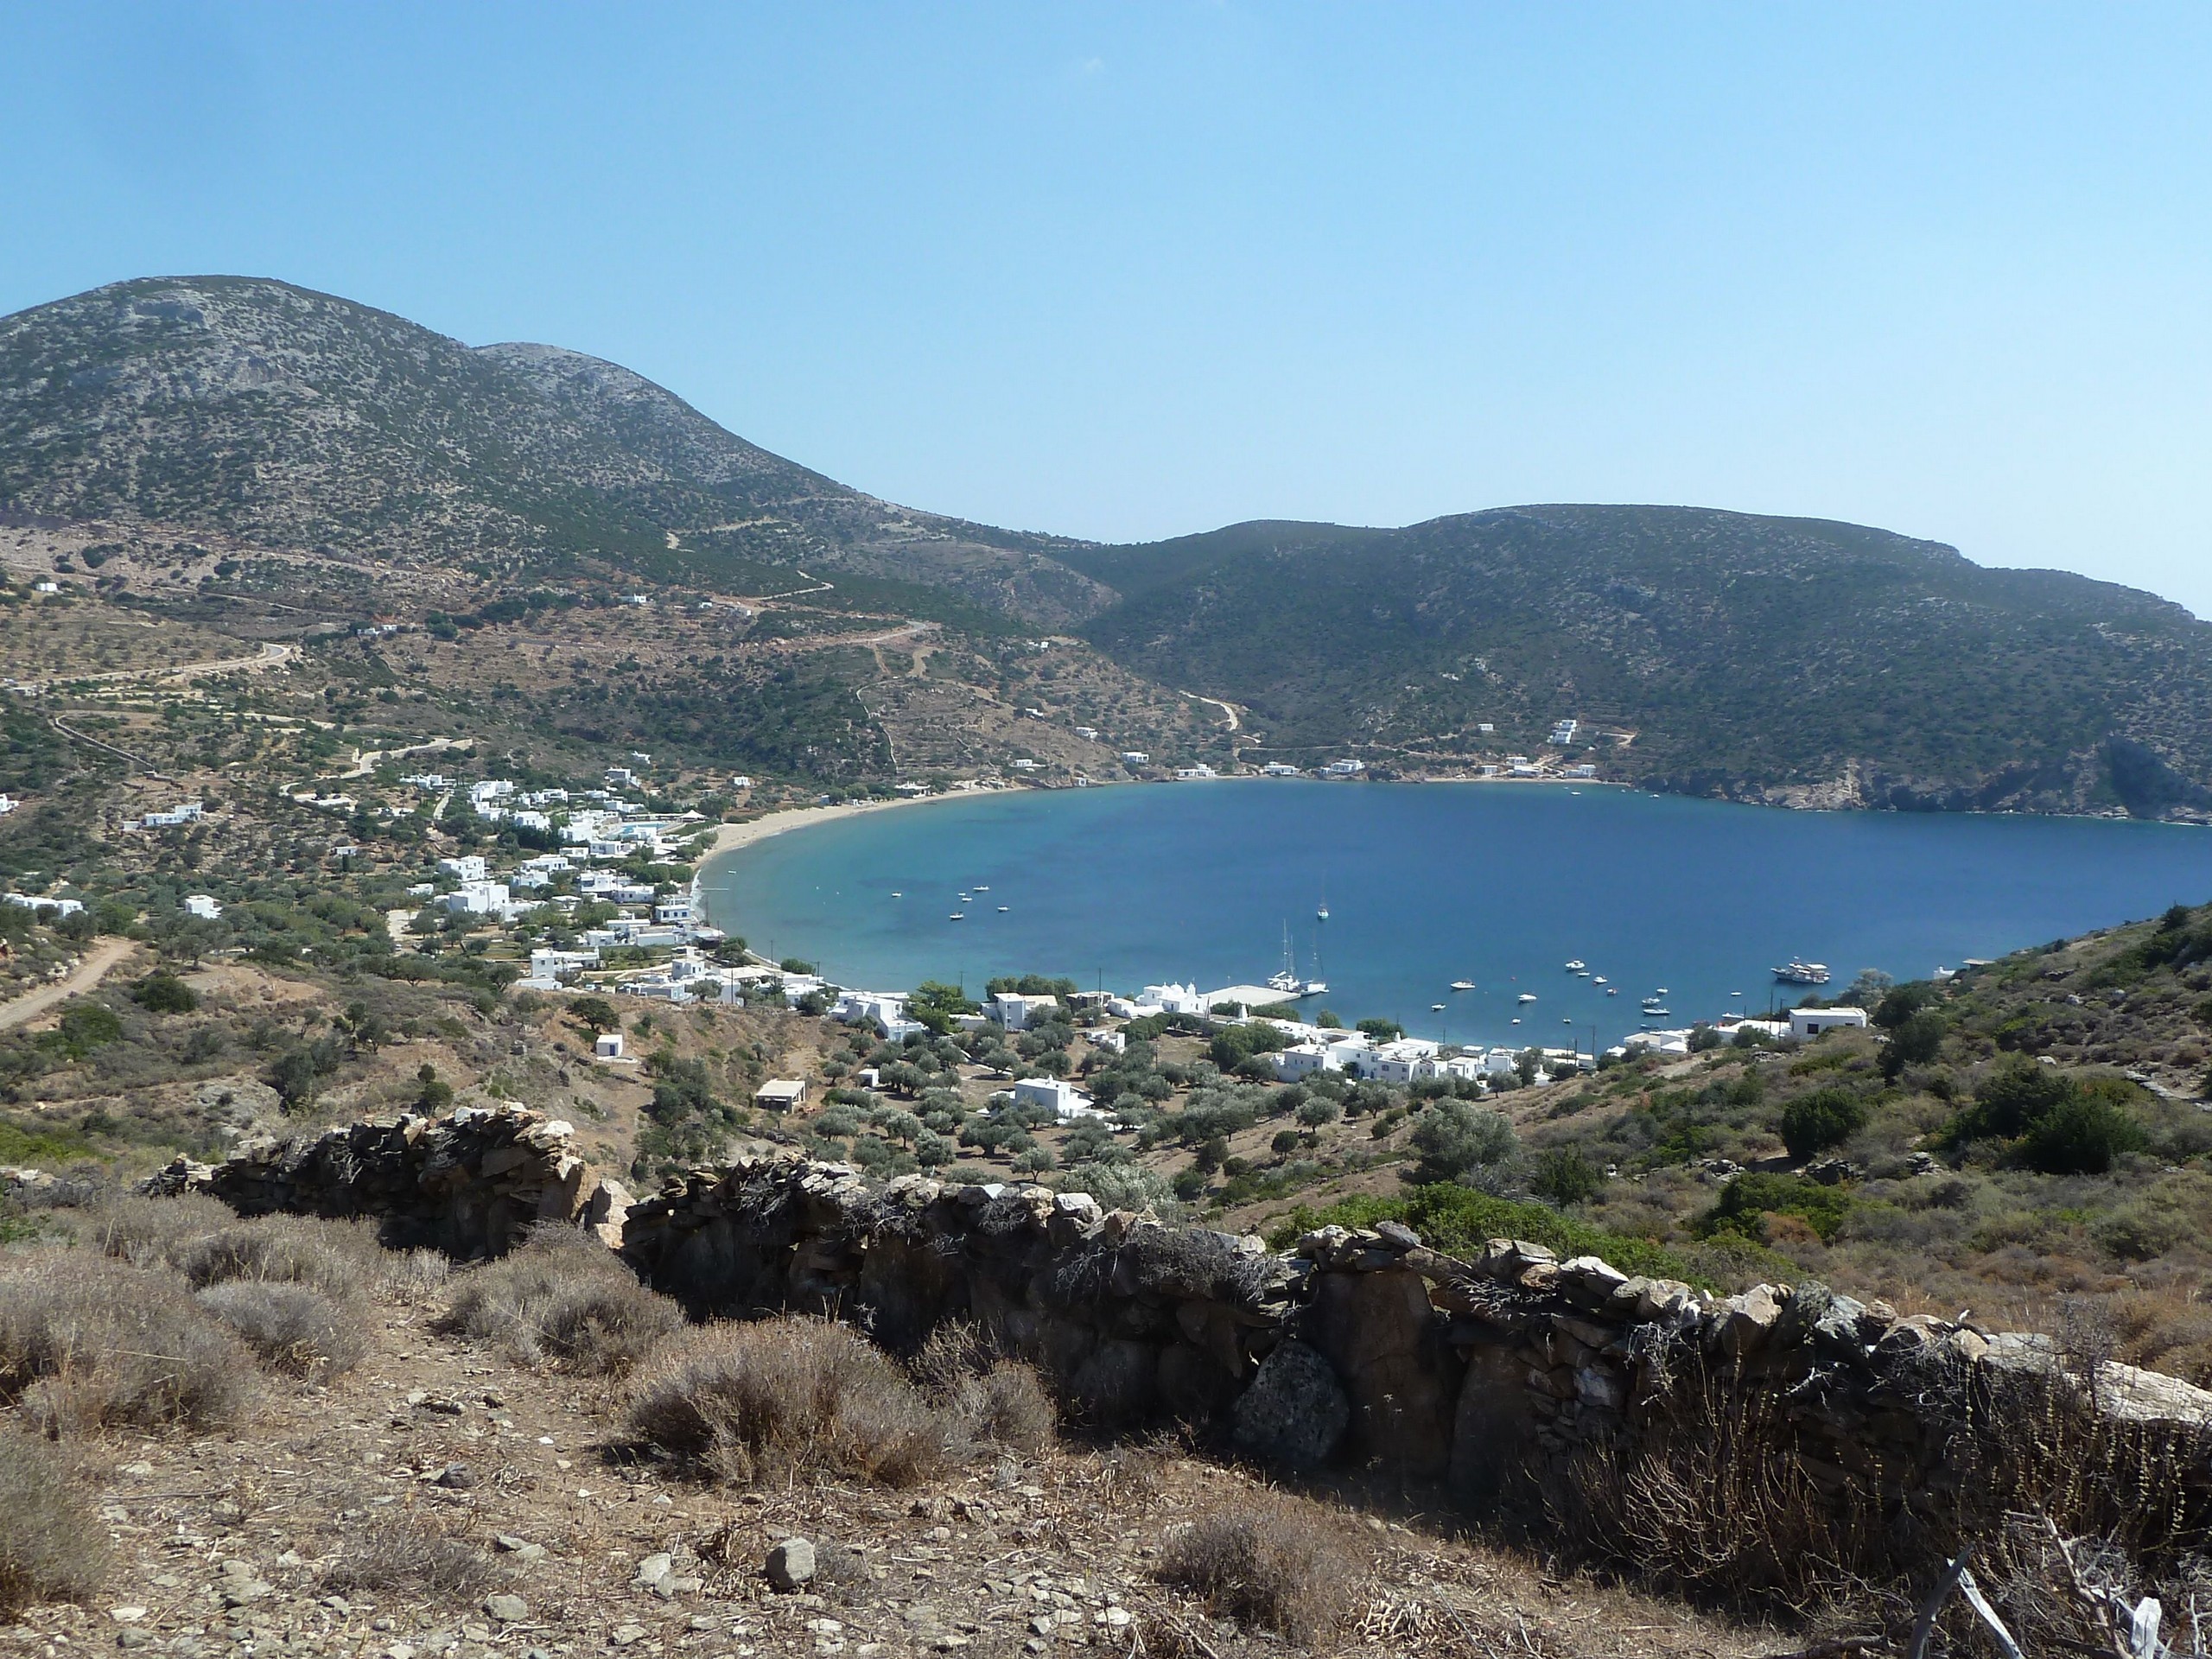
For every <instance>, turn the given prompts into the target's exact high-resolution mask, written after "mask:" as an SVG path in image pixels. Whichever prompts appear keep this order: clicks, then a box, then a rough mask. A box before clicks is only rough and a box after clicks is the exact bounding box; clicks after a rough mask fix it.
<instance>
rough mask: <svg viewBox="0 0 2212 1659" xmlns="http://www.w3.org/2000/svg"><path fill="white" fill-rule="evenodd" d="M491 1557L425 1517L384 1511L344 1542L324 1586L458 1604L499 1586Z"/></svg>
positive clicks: (325, 1576)
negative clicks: (393, 1593)
mask: <svg viewBox="0 0 2212 1659" xmlns="http://www.w3.org/2000/svg"><path fill="white" fill-rule="evenodd" d="M499 1576H500V1575H499V1570H498V1569H497V1568H496V1567H494V1566H493V1563H492V1560H491V1558H490V1557H489V1556H487V1555H486V1554H485V1553H484V1552H483V1551H482V1550H481V1549H480V1548H477V1547H476V1546H475V1545H474V1544H473V1543H470V1542H469V1541H467V1539H466V1538H465V1537H459V1536H456V1535H454V1533H453V1532H452V1531H450V1530H448V1529H447V1528H445V1527H442V1526H440V1525H439V1524H437V1523H436V1522H435V1521H433V1520H431V1519H429V1517H427V1516H419V1515H412V1514H391V1513H385V1514H383V1515H379V1516H377V1517H376V1518H375V1519H374V1520H372V1521H370V1522H366V1523H365V1525H363V1526H362V1527H361V1528H359V1529H358V1530H357V1531H355V1532H353V1533H352V1534H351V1535H349V1536H348V1537H347V1538H346V1544H345V1548H343V1549H342V1550H340V1553H339V1556H338V1559H337V1560H335V1561H334V1562H332V1563H331V1565H330V1569H329V1571H327V1573H324V1574H323V1580H322V1581H323V1585H324V1586H325V1587H326V1588H327V1589H331V1590H354V1591H361V1590H367V1591H393V1592H398V1593H400V1594H403V1595H411V1596H421V1597H423V1598H425V1599H429V1600H434V1601H443V1602H460V1601H467V1600H470V1599H474V1598H475V1597H477V1596H480V1595H482V1594H483V1593H484V1592H486V1591H487V1590H489V1589H491V1588H492V1587H493V1586H494V1585H496V1584H497V1583H499Z"/></svg>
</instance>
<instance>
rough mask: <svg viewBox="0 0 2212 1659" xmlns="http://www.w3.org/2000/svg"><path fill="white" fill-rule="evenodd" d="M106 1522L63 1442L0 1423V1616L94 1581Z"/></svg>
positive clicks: (76, 1595) (64, 1597) (72, 1595)
mask: <svg viewBox="0 0 2212 1659" xmlns="http://www.w3.org/2000/svg"><path fill="white" fill-rule="evenodd" d="M106 1567H107V1529H106V1528H105V1527H103V1526H102V1525H101V1524H100V1522H99V1516H97V1515H95V1514H94V1513H93V1512H92V1500H91V1497H90V1496H89V1494H88V1492H87V1491H86V1483H85V1481H83V1480H82V1479H81V1478H79V1476H78V1472H77V1471H76V1469H75V1467H74V1466H73V1459H71V1457H70V1456H69V1454H68V1453H67V1452H65V1451H64V1450H63V1449H62V1448H61V1447H60V1446H54V1445H52V1444H51V1443H49V1442H48V1441H45V1440H37V1439H35V1438H34V1437H32V1436H31V1435H29V1434H24V1433H16V1431H14V1430H12V1429H9V1428H5V1427H0V1619H13V1618H15V1617H16V1615H17V1614H19V1613H21V1612H22V1611H23V1609H25V1608H26V1607H29V1606H30V1605H33V1604H34V1603H36V1602H41V1601H79V1600H82V1599H84V1598H85V1597H86V1596H88V1595H90V1594H91V1593H92V1592H93V1591H94V1590H96V1589H98V1588H99V1583H100V1580H101V1578H102V1577H103V1576H104V1574H105V1570H106Z"/></svg>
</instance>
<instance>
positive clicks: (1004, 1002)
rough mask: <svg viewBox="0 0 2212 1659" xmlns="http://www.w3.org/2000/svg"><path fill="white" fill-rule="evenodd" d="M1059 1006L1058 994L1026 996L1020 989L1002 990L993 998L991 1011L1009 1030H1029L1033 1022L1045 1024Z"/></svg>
mask: <svg viewBox="0 0 2212 1659" xmlns="http://www.w3.org/2000/svg"><path fill="white" fill-rule="evenodd" d="M1059 1006H1060V999H1059V998H1058V997H1057V996H1025V995H1022V994H1021V993H1020V992H1019V991H1001V992H1000V993H998V995H995V996H994V997H993V998H991V1004H990V1008H989V1012H990V1013H991V1014H995V1015H996V1016H997V1017H998V1022H999V1023H1000V1024H1001V1025H1002V1026H1004V1027H1006V1028H1007V1030H1008V1031H1027V1030H1028V1029H1029V1027H1030V1026H1031V1025H1032V1024H1033V1023H1034V1024H1037V1025H1043V1024H1045V1023H1046V1021H1047V1020H1050V1019H1051V1018H1052V1014H1055V1013H1056V1012H1058V1008H1059Z"/></svg>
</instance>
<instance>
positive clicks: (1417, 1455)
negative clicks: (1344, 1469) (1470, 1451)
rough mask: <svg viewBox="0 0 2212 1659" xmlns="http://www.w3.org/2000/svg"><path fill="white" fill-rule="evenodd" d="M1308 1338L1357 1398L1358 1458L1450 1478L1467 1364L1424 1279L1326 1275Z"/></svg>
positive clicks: (1408, 1274) (1354, 1438) (1395, 1274)
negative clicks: (1454, 1349) (1446, 1335)
mask: <svg viewBox="0 0 2212 1659" xmlns="http://www.w3.org/2000/svg"><path fill="white" fill-rule="evenodd" d="M1306 1334H1307V1336H1308V1338H1310V1339H1311V1340H1312V1342H1313V1345H1314V1346H1315V1347H1316V1348H1318V1349H1319V1350H1320V1351H1321V1353H1322V1355H1323V1357H1325V1358H1326V1359H1327V1360H1328V1362H1329V1363H1330V1364H1331V1365H1332V1366H1333V1367H1334V1368H1335V1369H1336V1372H1337V1375H1338V1376H1340V1377H1342V1378H1343V1379H1344V1388H1345V1391H1346V1392H1347V1393H1348V1394H1350V1395H1351V1404H1352V1419H1351V1443H1352V1449H1353V1451H1354V1452H1356V1453H1357V1455H1358V1456H1359V1457H1361V1458H1362V1459H1366V1460H1368V1461H1370V1462H1372V1463H1376V1464H1380V1465H1384V1466H1387V1467H1389V1468H1392V1469H1395V1470H1398V1471H1402V1472H1403V1473H1407V1474H1411V1475H1417V1476H1424V1477H1431V1478H1436V1477H1441V1476H1442V1475H1444V1474H1445V1473H1446V1470H1447V1467H1448V1465H1449V1464H1450V1461H1451V1455H1452V1414H1453V1411H1454V1408H1455V1407H1456V1406H1457V1403H1458V1397H1459V1387H1458V1384H1459V1364H1458V1362H1457V1361H1456V1360H1455V1359H1454V1358H1453V1357H1452V1355H1451V1353H1450V1352H1449V1351H1448V1350H1447V1349H1446V1346H1445V1344H1444V1342H1443V1340H1442V1322H1441V1319H1440V1315H1439V1314H1438V1313H1436V1310H1435V1309H1434V1308H1433V1307H1432V1306H1430V1305H1429V1300H1428V1286H1427V1282H1426V1281H1424V1280H1423V1279H1422V1278H1421V1274H1418V1273H1415V1272H1413V1271H1411V1270H1410V1269H1408V1268H1391V1269H1388V1270H1385V1271H1383V1272H1380V1273H1325V1274H1320V1275H1319V1283H1318V1285H1317V1287H1316V1290H1315V1294H1314V1298H1313V1307H1312V1309H1311V1311H1310V1313H1309V1314H1308V1316H1307V1319H1306Z"/></svg>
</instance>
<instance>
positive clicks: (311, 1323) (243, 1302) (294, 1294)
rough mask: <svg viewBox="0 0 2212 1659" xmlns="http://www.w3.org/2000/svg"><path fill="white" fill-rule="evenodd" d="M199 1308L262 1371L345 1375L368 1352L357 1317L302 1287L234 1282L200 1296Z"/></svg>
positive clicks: (311, 1374) (359, 1320)
mask: <svg viewBox="0 0 2212 1659" xmlns="http://www.w3.org/2000/svg"><path fill="white" fill-rule="evenodd" d="M200 1306H202V1307H204V1308H206V1309H207V1311H208V1312H209V1313H213V1315H214V1316H215V1317H216V1318H217V1319H220V1320H221V1321H222V1322H223V1323H224V1324H225V1325H229V1326H230V1327H231V1329H232V1330H233V1331H235V1332H238V1335H239V1336H240V1337H242V1338H245V1342H246V1344H247V1345H248V1346H249V1347H251V1349H252V1350H253V1351H254V1353H255V1354H256V1355H257V1356H258V1357H259V1358H260V1360H261V1363H263V1364H264V1365H265V1366H267V1367H268V1368H270V1370H278V1371H283V1372H286V1373H288V1374H289V1375H290V1376H330V1375H333V1374H334V1373H336V1372H339V1371H350V1370H353V1367H355V1366H356V1365H358V1364H359V1363H361V1357H362V1355H364V1354H365V1353H366V1352H367V1351H368V1347H369V1344H368V1338H366V1337H365V1336H363V1335H362V1333H361V1319H360V1316H359V1313H357V1312H355V1311H353V1309H351V1308H349V1307H346V1306H341V1305H340V1304H339V1303H337V1302H334V1301H332V1300H330V1298H328V1297H327V1296H325V1295H324V1294H322V1293H321V1291H318V1290H309V1289H308V1287H306V1286H305V1285H288V1284H270V1283H257V1282H253V1281H247V1280H243V1279H234V1280H232V1281H230V1282H229V1283H227V1284H220V1285H212V1286H210V1287H208V1288H207V1289H206V1290H203V1291H201V1292H200Z"/></svg>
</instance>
